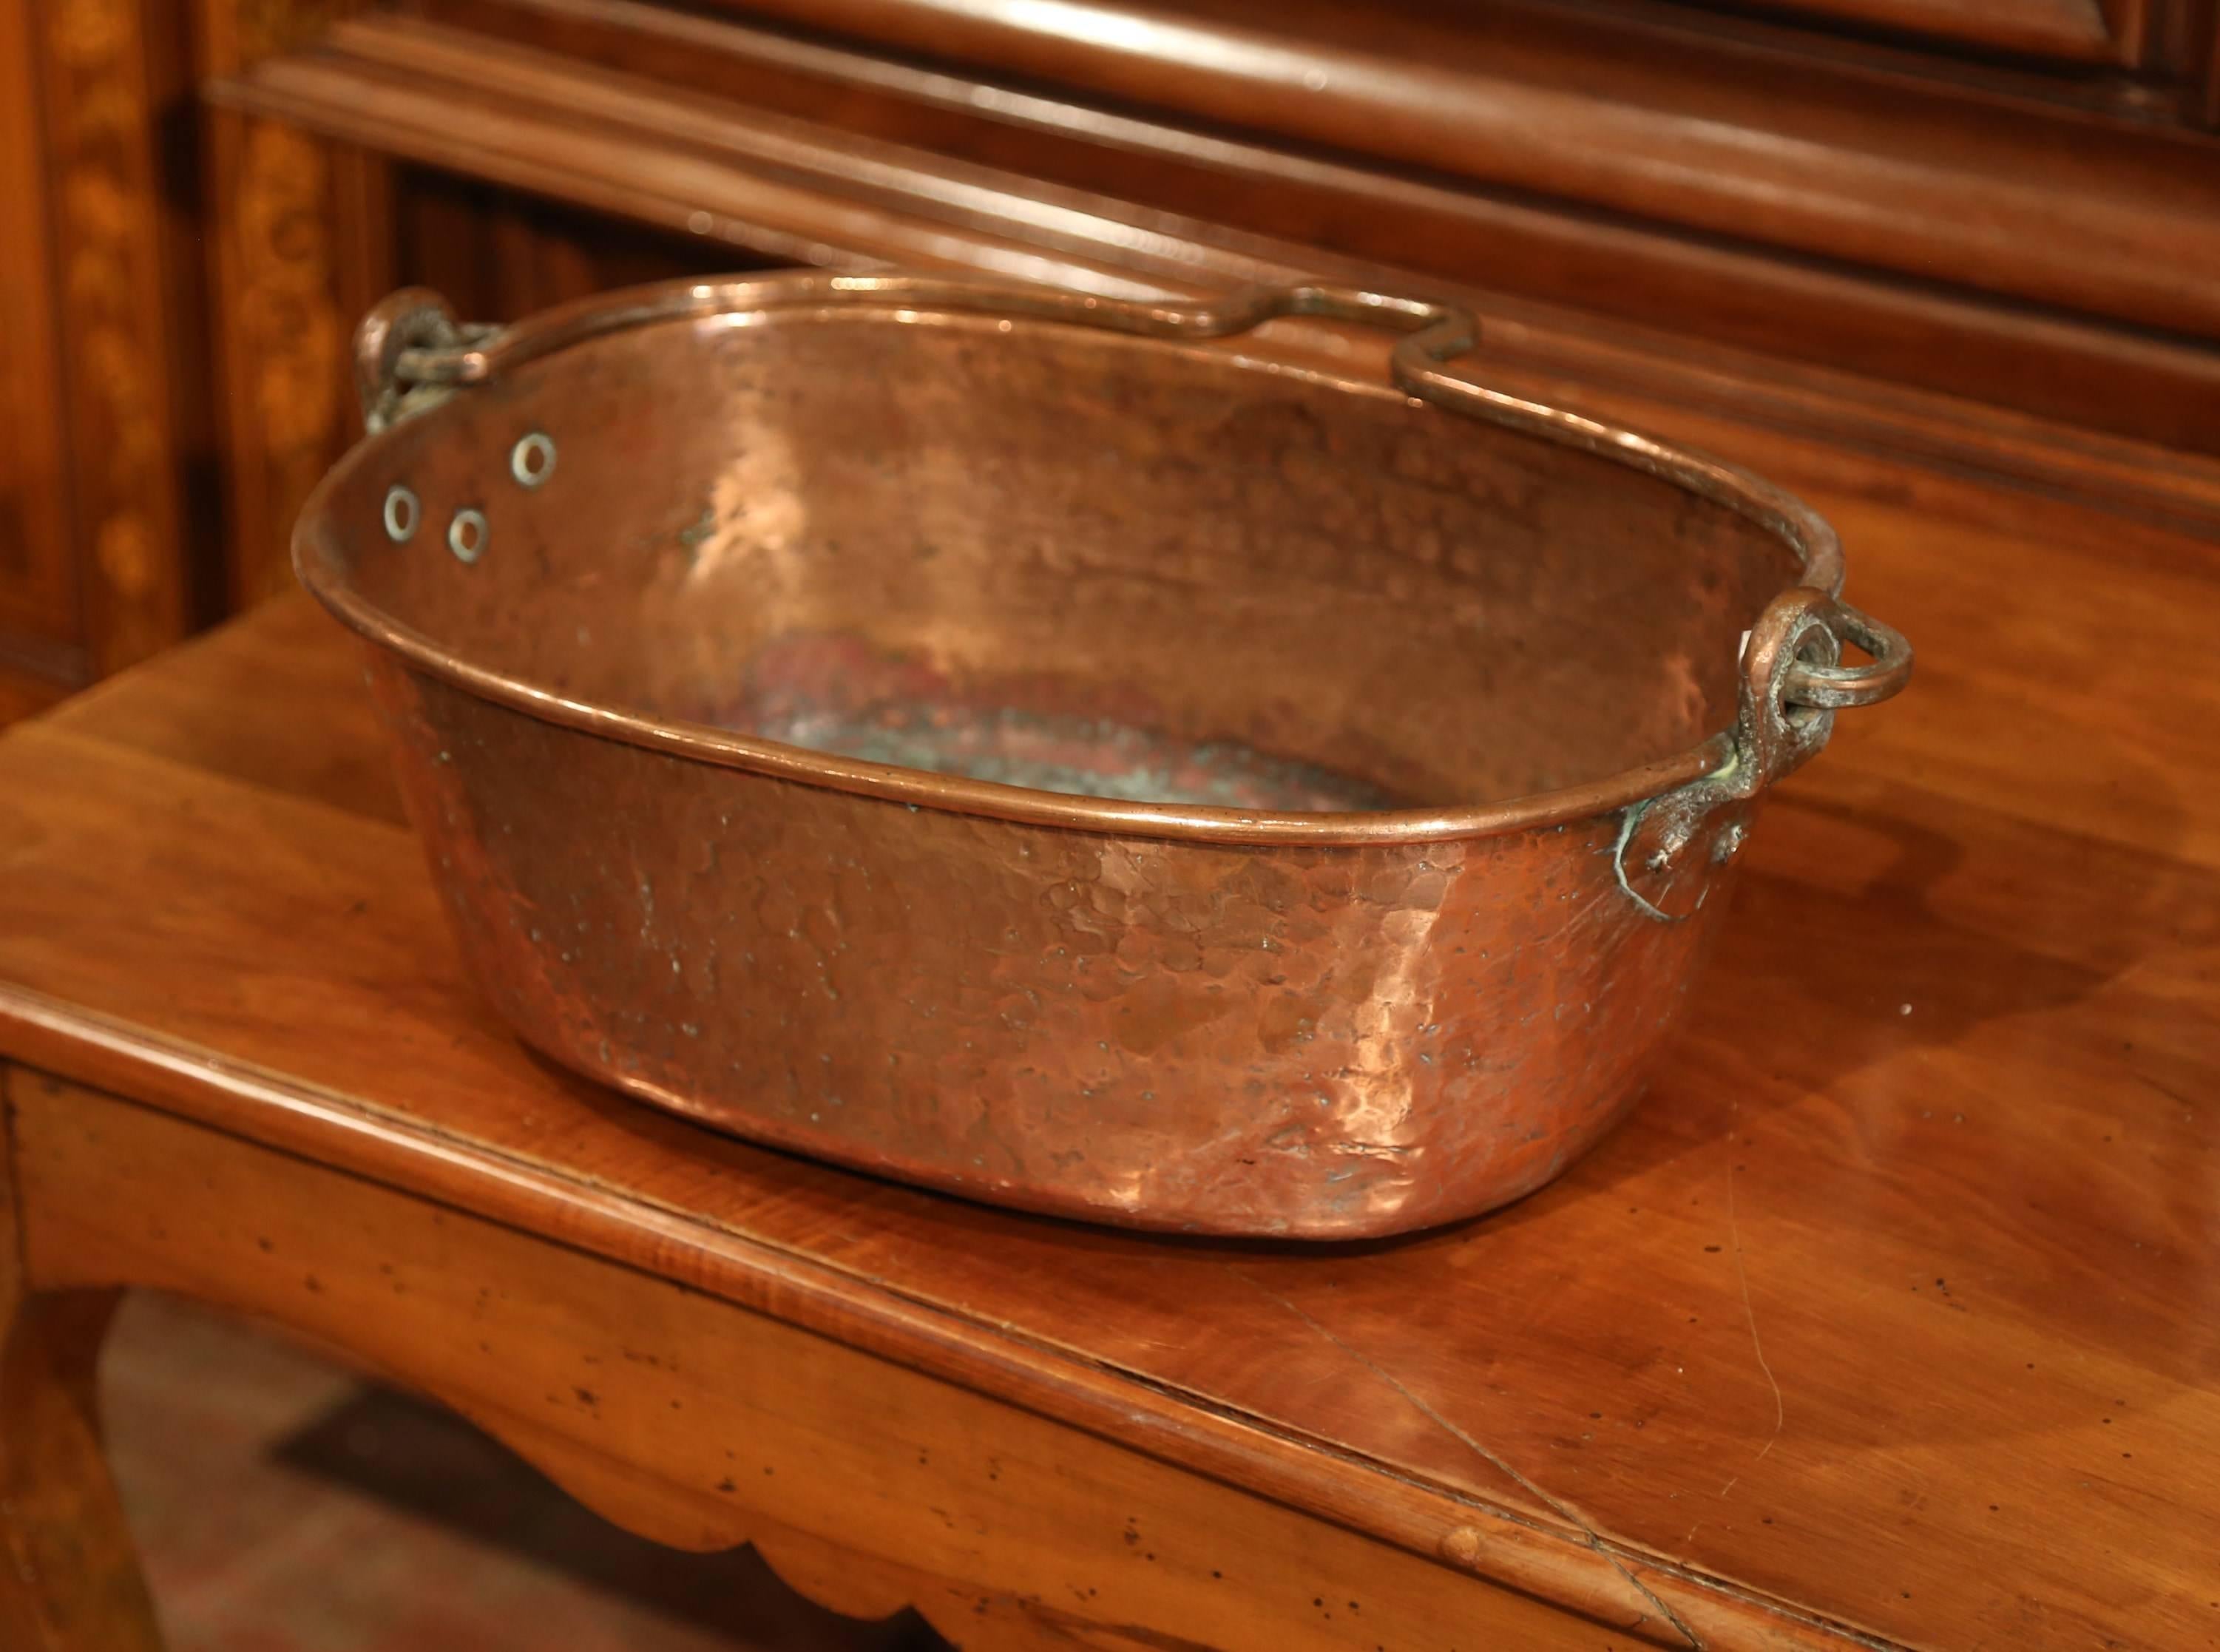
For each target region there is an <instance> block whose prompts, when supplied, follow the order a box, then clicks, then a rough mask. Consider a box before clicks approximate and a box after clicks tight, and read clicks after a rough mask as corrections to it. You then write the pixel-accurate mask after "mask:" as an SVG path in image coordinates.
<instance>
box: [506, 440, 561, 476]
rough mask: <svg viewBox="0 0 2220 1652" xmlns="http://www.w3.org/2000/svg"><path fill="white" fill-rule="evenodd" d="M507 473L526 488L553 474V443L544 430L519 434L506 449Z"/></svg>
mask: <svg viewBox="0 0 2220 1652" xmlns="http://www.w3.org/2000/svg"><path fill="white" fill-rule="evenodd" d="M508 473H509V475H511V476H513V477H515V478H516V479H517V480H518V481H519V482H521V483H523V484H524V485H525V486H526V487H527V488H536V487H538V486H539V484H540V483H543V482H545V481H546V480H547V478H548V477H551V476H552V475H554V474H555V443H554V440H553V439H552V438H551V437H550V436H549V435H548V434H547V433H546V431H544V430H535V431H533V433H531V434H530V435H528V436H520V437H518V438H517V439H516V446H514V447H512V448H510V449H509V450H508Z"/></svg>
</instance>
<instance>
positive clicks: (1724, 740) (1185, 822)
mask: <svg viewBox="0 0 2220 1652" xmlns="http://www.w3.org/2000/svg"><path fill="white" fill-rule="evenodd" d="M792 310H804V311H809V310H814V311H819V312H829V311H847V312H857V313H872V312H876V313H877V314H878V315H881V316H882V317H884V318H886V319H891V320H894V321H912V322H927V323H929V322H932V321H938V320H945V319H948V318H951V317H953V316H962V317H965V318H971V317H980V318H985V319H988V320H994V319H1024V320H1028V321H1050V322H1053V323H1057V324H1060V325H1065V326H1073V327H1095V328H1101V329H1104V330H1108V331H1113V332H1119V333H1125V334H1132V335H1137V336H1140V337H1145V338H1155V339H1159V340H1212V339H1222V338H1226V337H1230V336H1232V335H1234V334H1240V333H1244V332H1247V331H1248V330H1250V328H1252V327H1256V326H1257V325H1259V324H1261V323H1262V322H1263V321H1269V320H1272V319H1275V318H1277V317H1282V316H1297V315H1310V316H1321V317H1328V318H1331V319H1336V320H1342V321H1360V322H1369V323H1372V324H1375V325H1383V326H1388V327H1396V328H1398V329H1401V330H1408V329H1412V328H1414V327H1415V328H1416V329H1417V330H1415V331H1410V333H1409V336H1406V337H1405V338H1403V339H1402V340H1399V341H1398V343H1397V346H1396V348H1395V352H1394V358H1393V362H1394V378H1395V386H1394V388H1390V387H1388V386H1384V385H1378V384H1368V383H1362V382H1360V381H1357V380H1354V379H1350V378H1345V377H1340V376H1338V375H1336V374H1331V373H1324V372H1319V371H1314V370H1312V369H1308V368H1302V367H1296V366H1291V365H1287V364H1285V363H1282V362H1275V361H1270V360H1269V359H1263V358H1250V357H1235V358H1232V359H1237V360H1241V361H1243V362H1244V363H1245V364H1246V365H1250V366H1252V367H1257V368H1260V369H1263V370H1266V371H1271V372H1274V373H1278V374H1281V375H1285V376H1288V377H1296V378H1300V379H1302V380H1305V381H1307V382H1309V383H1316V384H1320V385H1324V386H1326V387H1329V388H1331V389H1335V390H1344V391H1348V392H1350V393H1352V394H1355V395H1359V396H1374V397H1377V396H1394V395H1398V394H1400V395H1401V396H1405V397H1406V398H1407V399H1409V400H1410V401H1412V402H1414V403H1419V404H1422V405H1425V406H1427V407H1429V408H1432V409H1434V410H1436V411H1438V412H1446V413H1450V414H1455V415H1463V416H1468V417H1475V418H1481V419H1485V420H1487V421H1490V422H1493V423H1496V424H1500V425H1505V426H1508V427H1512V428H1513V429H1518V430H1522V431H1525V432H1527V433H1531V434H1533V435H1537V436H1539V437H1542V438H1543V439H1548V440H1551V441H1556V442H1558V443H1561V444H1564V445H1567V446H1576V447H1581V448H1584V449H1586V450H1587V451H1589V452H1594V453H1597V454H1599V455H1600V456H1602V457H1604V458H1610V459H1612V460H1613V461H1615V462H1617V463H1619V464H1626V465H1629V466H1631V468H1634V469H1637V470H1641V471H1647V472H1649V474H1651V475H1654V476H1656V477H1660V478H1661V479H1662V480H1664V481H1667V482H1669V483H1674V485H1676V486H1679V487H1681V488H1683V489H1687V491H1689V492H1692V493H1696V494H1699V495H1701V496H1704V497H1706V498H1708V499H1711V500H1712V501H1714V502H1717V503H1718V504H1720V505H1723V506H1724V507H1726V508H1729V509H1731V510H1733V511H1735V512H1737V514H1741V515H1743V516H1745V517H1747V518H1749V520H1750V521H1753V522H1755V523H1756V524H1758V525H1759V526H1760V527H1764V528H1765V529H1767V530H1768V532H1770V533H1774V535H1775V536H1776V537H1777V538H1779V539H1780V541H1781V542H1782V544H1783V545H1785V546H1786V547H1787V549H1788V550H1789V551H1790V552H1791V553H1792V554H1793V555H1794V556H1795V557H1796V558H1798V559H1799V562H1800V563H1801V564H1802V566H1803V577H1802V578H1801V579H1799V580H1797V581H1795V582H1794V583H1793V584H1794V585H1800V586H1805V587H1809V588H1812V589H1818V590H1821V591H1824V592H1825V593H1826V594H1827V595H1830V596H1831V595H1834V594H1836V592H1837V591H1838V590H1839V589H1840V588H1841V584H1842V573H1843V570H1842V556H1841V551H1840V548H1839V545H1838V542H1837V540H1836V536H1835V533H1834V530H1833V529H1832V528H1831V527H1830V526H1829V525H1828V524H1827V522H1826V521H1825V520H1824V518H1822V517H1821V516H1819V515H1818V513H1816V512H1815V511H1813V510H1812V508H1810V507H1809V506H1807V505H1805V503H1804V502H1802V501H1801V500H1799V499H1798V498H1796V497H1795V496H1793V495H1792V494H1790V493H1788V492H1787V491H1786V490H1784V489H1780V488H1778V487H1776V486H1774V484H1773V483H1769V482H1767V481H1765V480H1764V479H1763V478H1762V477H1758V476H1755V475H1754V474H1753V473H1751V472H1749V471H1745V470H1743V469H1742V468H1741V467H1739V466H1737V465H1733V464H1726V463H1724V462H1723V461H1720V460H1718V459H1714V458H1709V457H1707V456H1705V455H1701V454H1698V453H1695V452H1691V451H1689V450H1687V449H1684V448H1681V447H1677V446H1673V445H1671V444H1669V443H1666V442H1661V441H1658V440H1656V439H1654V438H1651V437H1648V436H1644V435H1641V434H1638V433H1636V432H1633V431H1630V430H1626V429H1624V428H1621V427H1617V426H1613V425H1610V424H1607V423H1604V422H1600V421H1596V420H1593V419H1589V418H1587V417H1584V416H1582V415H1578V414H1574V413H1568V412H1566V411H1563V410H1562V409H1560V408H1551V407H1548V406H1544V405H1543V404H1541V403H1538V402H1528V401H1525V400H1523V399H1521V398H1519V397H1517V396H1510V395H1508V394H1506V393H1505V392H1502V391H1500V390H1490V389H1488V388H1487V387H1486V386H1483V385H1480V384H1476V383H1473V382H1472V381H1470V380H1468V379H1464V378H1462V377H1456V376H1455V375H1452V374H1448V373H1444V372H1443V371H1441V363H1442V362H1443V361H1444V360H1445V359H1447V358H1450V357H1452V356H1454V355H1456V354H1458V353H1461V352H1462V351H1463V350H1464V349H1466V348H1468V347H1469V346H1470V344H1471V342H1472V340H1473V337H1474V323H1473V321H1472V319H1471V318H1470V317H1469V315H1465V314H1464V313H1463V312H1462V311H1458V310H1455V309H1448V308H1446V307H1444V306H1438V305H1433V304H1429V303H1424V302H1419V301H1416V300H1411V299H1402V298H1393V297H1387V296H1381V295H1377V294H1371V293H1362V292H1356V291H1352V290H1345V289H1338V288H1328V287H1273V288H1250V289H1247V290H1244V291H1242V292H1239V293H1236V294H1232V295H1229V296H1225V297H1224V298H1220V299H1215V300H1210V301H1205V302H1200V303H1194V304H1182V303H1175V302H1163V303H1152V302H1128V301H1119V300H1113V299H1107V298H1100V297H1096V296H1092V295H1086V294H1079V293H1070V292H1064V291H1061V290H1055V289H1049V288H1033V287H1017V286H1010V285H1005V284H996V283H990V282H983V281H977V282H975V281H967V280H957V279H949V278H945V277H916V276H826V275H819V274H804V275H790V276H779V277H768V278H764V279H743V280H733V281H717V282H696V281H678V282H669V283H662V284H654V285H651V286H645V287H638V288H633V289H629V290H624V291H620V292H615V293H610V294H606V295H602V296H596V297H594V298H590V299H586V300H582V301H580V302H576V303H572V304H567V305H563V306H559V307H558V308H555V309H549V310H546V311H544V312H542V313H541V314H539V315H535V316H533V317H531V318H529V319H528V320H526V321H520V322H518V323H517V324H516V325H515V326H514V327H508V328H507V329H504V330H503V331H502V332H501V333H499V334H496V335H494V336H492V337H490V338H484V339H478V340H472V341H471V342H469V343H467V344H463V345H458V346H454V347H452V348H446V349H422V348H417V349H409V350H404V351H402V352H399V353H398V359H397V364H396V365H397V367H398V371H399V372H400V373H401V375H402V377H406V378H408V379H411V380H414V381H415V382H416V383H423V384H444V385H451V386H456V387H462V386H467V385H471V384H475V383H485V382H487V381H488V380H490V379H492V378H494V377H496V376H498V375H499V374H500V373H502V372H503V371H508V370H511V369H514V368H517V367H521V366H522V365H525V364H527V363H528V362H533V361H537V360H540V359H543V358H547V357H550V356H552V355H555V354H557V353H558V352H561V351H563V350H564V349H566V348H569V347H571V346H575V345H578V344H581V343H583V342H585V341H587V340H591V339H594V338H597V337H600V336H602V335H603V334H609V333H614V332H617V331H620V330H623V329H625V328H628V327H645V326H651V325H656V324H660V323H664V322H675V321H698V320H702V319H706V318H708V317H712V316H755V317H760V318H762V319H765V320H768V319H770V317H771V316H772V315H775V314H776V313H777V312H781V311H792ZM373 319H375V316H374V317H373ZM368 325H369V323H365V326H366V327H367V326H368ZM1167 348H1169V349H1170V350H1171V351H1172V352H1173V353H1175V354H1179V355H1184V356H1189V357H1195V358H1201V357H1205V356H1206V355H1207V358H1210V359H1214V360H1225V359H1228V358H1227V357H1226V356H1225V354H1224V353H1223V352H1215V351H1211V352H1205V351H1204V350H1203V349H1201V348H1200V347H1199V346H1195V345H1193V344H1189V345H1186V346H1181V345H1178V344H1175V343H1174V344H1168V345H1167ZM416 416H437V413H436V409H433V410H431V411H430V412H427V414H424V415H416ZM384 439H385V437H384V433H379V434H377V435H372V436H371V437H369V438H367V439H365V440H364V441H362V442H360V443H358V444H357V445H356V446H354V448H352V450H351V451H350V452H348V453H347V454H346V456H345V457H344V458H342V459H341V460H340V463H339V464H337V465H336V466H334V468H333V470H332V471H330V472H329V473H328V474H327V476H326V477H325V478H324V479H323V481H322V482H321V483H319V484H318V486H317V488H316V489H315V492H314V493H313V494H312V495H311V496H309V502H308V503H307V505H306V506H305V507H304V508H303V509H302V514H301V518H300V521H299V524H298V525H297V526H296V528H295V530H294V539H293V559H294V566H295V570H296V573H297V575H298V577H300V580H301V583H302V585H303V586H305V587H306V588H307V589H308V590H309V592H310V593H311V594H312V595H314V596H315V598H316V600H317V601H318V602H321V603H322V604H323V605H324V607H325V608H327V609H329V610H330V611H331V613H332V614H334V616H335V617H336V618H338V619H339V620H340V622H341V623H343V624H344V625H346V627H348V628H349V629H350V630H352V631H353V632H355V633H357V634H358V635H359V636H361V637H362V638H364V639H365V640H367V641H370V642H371V643H374V644H377V645H379V646H381V647H384V648H388V649H390V650H391V651H393V652H395V653H396V654H397V655H399V656H400V657H401V658H403V659H404V660H406V661H407V662H408V664H409V665H410V666H411V667H413V668H414V669H415V670H419V671H421V672H422V673H424V674H425V675H426V676H430V677H433V678H434V679H437V680H439V681H441V682H444V683H450V684H452V685H453V686H455V687H457V688H458V689H464V690H465V691H466V692H468V693H471V694H473V695H477V696H479V697H480V698H482V699H484V700H487V701H491V702H493V703H495V704H496V705H502V706H506V707H508V708H511V709H513V710H515V711H518V712H521V713H523V714H526V715H527V716H531V717H534V718H538V719H539V720H543V721H546V722H551V723H555V724H558V725H561V726H564V727H568V728H574V729H577V730H580V731H581V732H586V733H589V734H596V735H599V736H601V737H602V738H604V739H612V740H618V741H621V742H623V743H625V744H627V745H636V746H639V747H643V748H645V749H646V750H650V751H664V752H668V753H670V754H673V755H676V756H680V757H689V758H692V759H694V760H695V761H698V762H702V763H707V764H715V765H717V766H719V767H722V768H728V769H735V770H745V771H747V772H751V773H755V774H761V775H764V776H770V777H772V778H775V779H778V780H783V781H789V782H797V783H800V784H803V785H810V786H820V787H825V788H827V789H832V790H836V791H842V792H849V793H854V794H857V795H864V796H870V797H879V798H883V799H885V800H886V801H889V802H896V803H904V804H909V805H913V806H915V807H920V808H934V809H941V810H945V811H948V812H951V813H955V814H976V815H983V816H987V817H990V818H993V819H997V820H1013V821H1020V822H1023V823H1026V824H1028V825H1033V826H1057V827H1062V828H1065V829H1069V830H1073V831H1080V832H1095V833H1099V834H1102V835H1106V836H1119V837H1144V838H1169V839H1175V840H1186V841H1192V842H1198V843H1211V844H1241V845H1266V844H1303V845H1311V846H1313V847H1317V848H1338V847H1349V846H1354V845H1366V844H1425V843H1439V842H1448V841H1453V840H1458V839H1463V838H1486V837H1494V836H1497V835H1500V834H1503V833H1507V832H1518V831H1522V830H1525V829H1529V828H1532V827H1546V826H1560V825H1563V824H1566V823H1568V822H1570V821H1574V820H1588V819H1593V818H1594V817H1596V816H1599V815H1603V814H1612V813H1614V812H1616V811H1618V810H1620V809H1623V808H1625V807H1629V806H1631V805H1632V804H1635V803H1638V802H1641V801H1643V800H1645V799H1649V798H1654V797H1656V796H1658V795H1661V794H1662V793H1665V792H1668V791H1672V790H1674V789H1677V788H1679V787H1681V786H1685V785H1687V784H1689V783H1691V782H1694V781H1698V780H1700V779H1702V778H1704V777H1705V776H1707V775H1711V774H1713V773H1715V772H1717V771H1718V770H1719V769H1720V768H1721V767H1723V766H1724V765H1725V764H1729V763H1730V762H1732V761H1733V759H1734V757H1735V755H1736V744H1735V738H1734V732H1733V731H1732V730H1731V729H1722V730H1720V731H1719V732H1716V733H1714V734H1712V736H1710V737H1709V738H1708V739H1705V740H1703V741H1702V742H1700V743H1699V744H1698V745H1694V746H1692V747H1690V748H1688V749H1687V750H1686V751H1680V752H1676V753H1674V754H1673V755H1671V756H1669V757H1661V758H1659V759H1657V760H1656V761H1655V762H1651V763H1648V764H1640V765H1637V766H1636V767H1634V768H1631V769H1626V770H1620V771H1619V772H1618V773H1616V774H1613V775H1609V776H1604V777H1601V778H1600V779H1597V780H1593V781H1588V782H1583V783H1581V784H1580V785H1577V786H1568V787H1562V788H1559V789H1555V790H1551V791H1546V792H1537V793H1533V794H1531V795H1527V796H1524V797H1515V798H1507V799H1504V800H1502V801H1497V802H1493V803H1477V804H1469V805H1459V806H1456V807H1446V808H1413V809H1378V810H1350V811H1290V812H1286V813H1265V812H1260V811H1254V810H1249V809H1238V808H1227V807H1218V806H1213V805H1205V804H1184V803H1146V802H1129V801H1120V800H1117V799H1111V798H1102V797H1091V796H1083V795H1071V794H1066V793H1061V792H1049V791H1041V790H1037V789H1033V788H1031V787H1026V786H1013V785H1008V784H1005V783H1003V782H999V781H990V780H973V779H970V778H967V777H963V776H952V775H943V774H937V773H933V772H931V771H927V770H917V769H908V768H903V767H900V766H897V765H894V764H881V763H872V762H869V761H866V760H864V759H861V758H855V757H838V756H834V755H832V754H829V753H826V752H820V751H810V750H808V749H806V748H804V747H801V746H794V745H785V744H783V743H782V742H779V741H776V740H766V739H758V738H756V737H754V736H751V735H746V734H740V733H736V732H733V731H731V730H728V729H723V728H718V727H715V726H711V725H708V724H704V723H693V722H685V721H681V720H671V719H664V718H658V717H649V716H642V715H639V714H636V713H631V712H625V711H619V710H617V709H615V708H611V707H608V706H602V705H596V704H594V703H591V702H589V701H580V700H573V699H570V698H568V697H566V696H564V695H558V694H554V693H552V692H550V691H549V690H547V689H542V688H539V687H537V686H535V685H534V684H533V683H529V682H527V681H525V680H524V679H522V678H521V677H517V676H512V675H510V674H508V673H506V672H502V671H497V670H490V669H488V668H486V667H483V666H480V665H476V664H471V662H470V661H468V660H466V659H465V658H462V657H461V656H459V655H458V654H457V653H455V652H454V651H452V650H451V649H448V648H446V647H445V646H443V645H440V644H439V643H437V642H435V641H433V639H431V638H429V637H427V636H425V635H424V634H423V633H421V632H418V631H416V630H415V629H413V628H412V627H408V626H405V625H403V624H402V623H401V622H399V621H398V620H395V619H394V618H392V616H390V614H386V613H385V612H384V610H382V609H380V608H377V606H375V605H374V604H372V603H371V602H369V601H367V600H366V599H365V598H364V597H363V596H362V595H360V594H359V593H358V592H357V591H356V590H354V589H353V588H352V586H351V585H350V584H349V583H347V579H346V570H345V567H344V564H343V563H342V562H341V560H340V557H339V555H338V553H337V550H336V547H335V545H333V544H332V542H331V541H330V539H329V538H328V537H327V529H326V527H325V525H326V524H327V521H328V520H329V509H328V503H327V502H328V499H329V496H330V495H331V494H332V493H333V492H334V491H335V490H336V489H338V488H339V487H340V485H341V484H342V483H344V482H345V481H346V479H347V478H348V477H350V476H351V475H352V472H353V471H355V470H356V469H357V468H358V467H359V465H361V464H364V463H365V462H366V456H368V455H370V454H371V453H372V452H374V451H375V450H376V449H377V446H379V444H380V443H381V442H382V441H383V440H384ZM1783 589H1793V586H1785V587H1784V588H1783Z"/></svg>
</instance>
